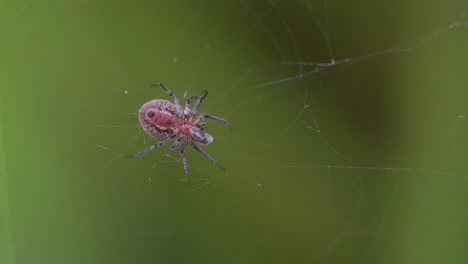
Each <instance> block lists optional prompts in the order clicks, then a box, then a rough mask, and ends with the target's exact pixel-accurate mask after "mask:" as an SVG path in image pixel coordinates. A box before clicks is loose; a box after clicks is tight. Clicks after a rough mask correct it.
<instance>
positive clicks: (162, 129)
mask: <svg viewBox="0 0 468 264" xmlns="http://www.w3.org/2000/svg"><path fill="white" fill-rule="evenodd" d="M155 86H160V87H161V88H162V89H163V90H164V91H165V92H166V93H167V94H168V95H169V96H171V97H172V100H173V101H174V103H172V102H169V101H167V100H163V99H156V100H151V101H149V102H147V103H145V104H144V105H143V106H142V107H141V108H140V110H139V111H138V118H139V120H140V124H141V127H142V128H143V129H144V130H145V131H146V133H147V134H148V135H150V136H152V137H154V138H159V139H161V141H159V142H158V143H156V144H154V145H151V146H149V147H147V148H145V149H143V150H141V151H140V152H138V153H136V154H134V155H131V156H130V157H137V156H141V155H144V154H146V153H148V152H150V151H152V150H153V149H156V148H159V147H161V146H162V145H164V144H166V143H168V142H169V141H170V140H172V139H173V138H176V140H175V141H174V143H173V144H172V146H171V147H170V150H171V151H179V152H180V155H181V156H182V161H183V163H184V170H185V177H186V179H187V184H190V178H189V172H188V162H187V156H186V155H185V147H187V146H191V147H193V148H194V149H195V150H197V151H198V152H200V153H201V154H202V155H203V156H205V158H207V159H208V160H209V161H211V162H212V163H213V164H215V165H216V166H218V167H219V168H220V169H222V170H223V171H224V170H225V169H224V168H223V166H221V165H220V164H219V163H218V162H216V160H215V159H214V158H213V157H211V156H210V155H209V154H208V153H206V152H205V150H203V149H202V148H201V147H200V146H205V145H208V144H210V143H211V142H213V136H211V135H210V134H208V133H205V132H203V131H204V130H205V129H206V127H207V125H206V123H204V122H202V121H203V120H204V119H205V118H209V119H213V120H215V121H218V122H221V123H223V124H225V125H226V126H228V127H229V131H230V132H231V134H232V128H231V125H230V124H229V122H228V121H227V120H226V119H224V118H221V117H217V116H214V115H211V114H200V115H199V116H198V117H197V118H194V116H195V114H196V113H197V110H198V108H199V107H200V105H201V103H202V102H203V100H205V98H206V96H207V95H208V91H207V90H204V91H203V93H202V95H201V96H195V95H191V96H189V97H187V99H186V101H185V109H184V110H183V111H182V107H181V105H180V103H179V99H178V98H177V96H176V95H175V94H174V93H173V92H172V91H171V90H169V89H168V88H167V87H166V86H165V85H164V84H163V83H160V82H159V83H155V84H152V85H150V87H155ZM194 99H196V102H195V105H194V106H193V108H192V109H190V103H191V101H192V100H194Z"/></svg>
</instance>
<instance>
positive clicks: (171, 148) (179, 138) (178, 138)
mask: <svg viewBox="0 0 468 264" xmlns="http://www.w3.org/2000/svg"><path fill="white" fill-rule="evenodd" d="M182 137H183V136H182V135H180V136H178V137H177V139H176V140H175V141H174V143H173V144H172V146H171V147H170V150H172V151H176V150H179V149H180V148H181V147H182V146H181V147H178V146H177V145H179V143H180V141H181V140H182Z"/></svg>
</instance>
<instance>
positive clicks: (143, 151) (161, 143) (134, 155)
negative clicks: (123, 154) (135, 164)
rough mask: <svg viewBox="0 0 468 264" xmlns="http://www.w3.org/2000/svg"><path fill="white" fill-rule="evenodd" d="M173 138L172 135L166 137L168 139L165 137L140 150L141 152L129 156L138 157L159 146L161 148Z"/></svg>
mask: <svg viewBox="0 0 468 264" xmlns="http://www.w3.org/2000/svg"><path fill="white" fill-rule="evenodd" d="M171 139H172V138H171V137H168V138H166V139H163V140H161V141H159V142H158V143H156V144H153V145H151V146H149V147H147V148H145V149H144V150H142V151H140V152H138V153H135V154H133V155H131V156H128V157H129V158H133V157H138V156H142V155H145V154H146V153H148V152H150V151H152V150H153V149H157V148H159V147H160V146H162V145H164V144H166V143H167V142H168V141H169V140H171Z"/></svg>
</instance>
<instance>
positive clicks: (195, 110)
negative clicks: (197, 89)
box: [190, 90, 208, 117]
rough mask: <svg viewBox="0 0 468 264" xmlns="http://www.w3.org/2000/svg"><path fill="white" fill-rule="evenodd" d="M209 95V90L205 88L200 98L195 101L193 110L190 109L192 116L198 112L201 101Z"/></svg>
mask: <svg viewBox="0 0 468 264" xmlns="http://www.w3.org/2000/svg"><path fill="white" fill-rule="evenodd" d="M207 95H208V91H207V90H203V93H202V95H201V96H200V97H198V100H197V101H196V102H195V105H194V106H193V109H192V111H190V117H193V116H194V115H195V114H196V113H197V111H198V107H200V105H201V103H202V102H203V100H205V98H206V96H207Z"/></svg>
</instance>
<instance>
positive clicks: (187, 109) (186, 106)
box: [184, 95, 198, 117]
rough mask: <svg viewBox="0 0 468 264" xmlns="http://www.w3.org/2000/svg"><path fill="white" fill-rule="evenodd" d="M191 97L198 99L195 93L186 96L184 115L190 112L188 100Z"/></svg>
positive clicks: (191, 98)
mask: <svg viewBox="0 0 468 264" xmlns="http://www.w3.org/2000/svg"><path fill="white" fill-rule="evenodd" d="M193 99H198V96H196V95H191V96H189V97H187V99H186V100H185V109H184V115H185V117H188V116H189V115H190V113H191V110H190V101H191V100H193Z"/></svg>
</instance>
